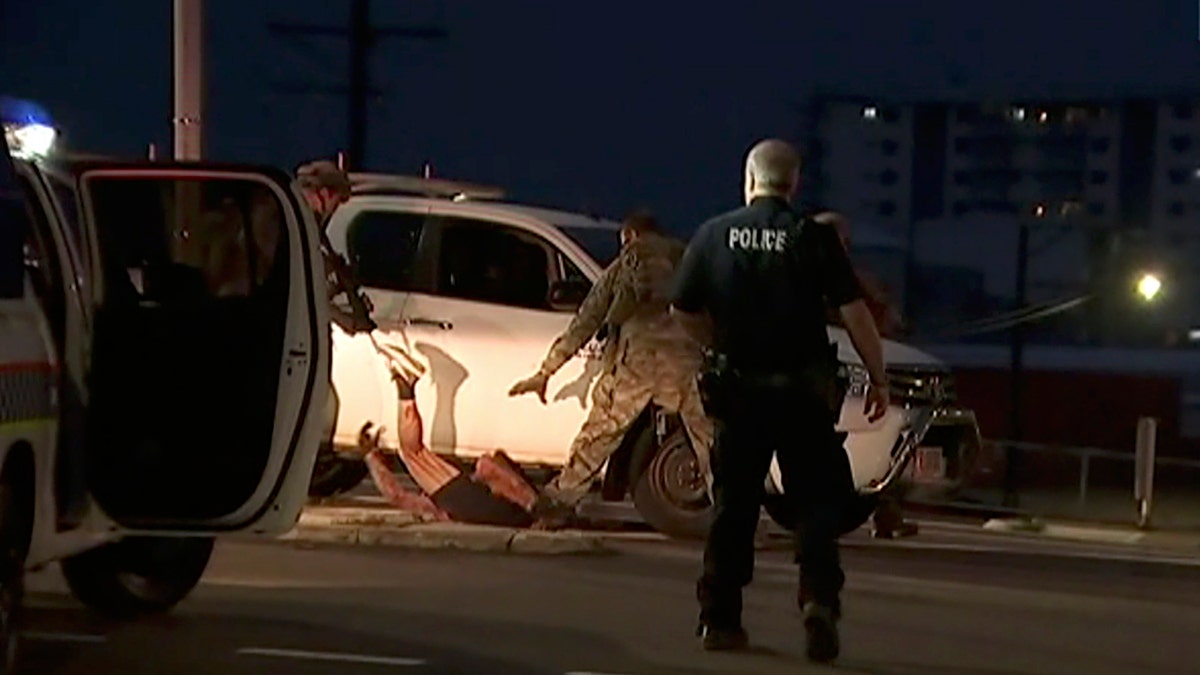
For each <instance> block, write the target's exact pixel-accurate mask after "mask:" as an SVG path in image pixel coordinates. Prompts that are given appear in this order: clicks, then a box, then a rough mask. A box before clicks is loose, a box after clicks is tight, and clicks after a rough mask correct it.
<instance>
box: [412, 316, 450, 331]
mask: <svg viewBox="0 0 1200 675" xmlns="http://www.w3.org/2000/svg"><path fill="white" fill-rule="evenodd" d="M404 324H405V325H406V326H432V327H433V328H441V329H442V330H451V329H452V328H454V324H452V323H450V322H449V321H441V320H438V319H423V318H417V319H405V320H404Z"/></svg>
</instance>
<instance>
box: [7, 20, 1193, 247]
mask: <svg viewBox="0 0 1200 675" xmlns="http://www.w3.org/2000/svg"><path fill="white" fill-rule="evenodd" d="M171 4H172V3H171V1H170V0H87V1H84V0H36V1H32V0H0V59H3V72H0V91H5V92H8V93H11V94H15V95H20V96H27V97H31V98H34V99H37V100H39V101H41V102H43V103H44V104H46V105H47V106H48V107H49V108H50V109H51V111H52V112H53V113H54V114H55V115H56V117H57V119H58V121H59V124H60V125H61V126H62V127H64V128H65V130H66V132H67V134H68V138H69V141H70V143H71V144H72V145H73V146H74V147H76V148H79V149H86V150H90V151H97V152H105V153H116V154H125V155H130V154H135V155H141V154H144V152H145V148H146V146H147V144H149V143H151V142H155V143H158V144H159V147H160V148H162V151H163V152H164V153H166V152H168V151H169V148H170V145H169V141H170V138H171V131H170V116H171V23H170V22H171V14H170V12H171ZM347 4H348V3H344V2H338V1H336V0H270V1H258V0H208V1H207V3H206V5H207V12H208V43H207V45H208V60H207V67H208V78H209V79H208V90H207V91H208V110H207V111H206V112H207V114H206V117H207V120H206V122H207V130H206V132H207V141H206V145H207V152H208V155H209V156H210V157H212V158H214V159H222V160H246V161H254V162H266V163H271V164H275V165H279V166H283V167H288V168H291V167H293V166H294V165H295V164H297V163H298V162H300V161H302V160H304V159H307V158H310V157H312V156H316V155H329V154H332V153H334V152H336V151H337V150H338V149H340V148H344V146H345V138H346V133H345V128H346V124H345V101H344V99H343V98H341V97H337V96H328V95H320V94H314V95H310V96H298V95H295V94H290V93H282V92H280V91H277V90H275V89H273V87H274V86H275V85H279V84H287V85H296V84H304V83H310V84H313V85H315V86H322V85H340V84H343V83H344V82H345V72H346V68H347V66H346V53H347V52H346V48H345V42H344V41H339V40H336V39H329V38H300V39H295V38H292V39H288V38H280V37H275V36H272V35H271V33H269V32H268V30H267V22H268V21H272V20H275V21H307V22H320V23H336V24H339V25H341V24H344V23H345V22H346V19H347ZM734 5H735V3H733V2H723V3H716V2H703V1H702V0H697V1H695V2H689V3H684V2H670V3H668V2H658V3H651V2H646V1H645V0H643V1H642V2H625V1H616V2H604V3H583V2H561V1H559V2H549V1H546V2H516V1H508V0H505V1H497V0H455V1H453V2H437V1H434V0H426V1H424V2H402V1H400V0H375V2H374V3H373V14H374V16H375V18H376V19H377V23H379V24H381V25H394V24H406V23H408V24H418V25H420V24H430V23H432V24H434V25H442V26H444V27H445V28H446V29H448V31H449V32H450V38H449V40H448V41H445V42H442V43H423V42H405V41H386V42H383V43H381V45H380V46H379V48H378V49H376V51H375V55H374V58H373V67H374V69H375V81H376V84H377V85H378V86H380V87H381V88H382V89H383V90H384V95H383V98H382V99H381V100H379V101H378V102H377V103H375V104H374V106H373V108H372V116H371V131H370V140H369V146H370V147H369V156H368V157H367V163H368V165H369V168H370V169H373V170H389V171H402V172H409V173H415V172H417V171H419V169H420V167H421V165H422V163H423V162H424V161H425V160H430V161H432V163H433V167H434V171H435V173H436V174H439V175H442V176H446V177H455V178H461V179H466V180H473V181H480V182H488V183H493V184H500V185H503V186H505V187H507V188H508V189H509V190H510V191H511V193H512V194H513V195H514V196H515V197H516V198H519V199H522V200H526V201H530V202H534V203H542V204H551V205H556V206H562V207H567V208H571V209H582V210H591V211H594V212H598V213H604V214H608V215H620V214H621V213H622V212H623V211H625V210H627V209H628V208H630V207H633V206H637V205H642V204H644V205H648V206H650V207H652V208H654V209H656V210H657V211H659V212H660V214H661V215H662V217H663V219H664V220H665V221H666V222H667V223H668V224H670V225H671V226H672V228H673V229H676V230H678V231H681V232H687V231H690V230H691V229H692V228H694V227H695V225H696V224H697V223H698V221H700V220H701V219H703V218H704V217H705V216H707V215H709V214H711V213H713V212H715V211H718V210H723V209H726V208H730V207H733V206H736V205H737V200H738V199H739V196H740V192H739V190H740V162H741V159H742V156H743V153H744V152H745V150H746V149H747V148H748V147H749V145H750V144H752V143H753V142H754V141H755V140H756V139H758V138H760V137H763V136H768V135H782V136H789V137H794V136H795V135H796V134H797V132H798V120H797V116H796V115H795V113H794V106H795V104H796V103H797V102H799V101H801V100H802V99H803V98H804V96H805V94H806V92H808V91H809V90H811V88H813V87H815V86H823V87H832V88H836V89H839V90H843V91H848V92H856V93H870V92H881V93H884V94H901V95H914V94H916V93H929V94H932V95H938V94H943V93H946V92H947V91H949V90H950V87H951V83H955V84H957V85H958V86H960V87H962V88H963V89H964V90H966V91H969V92H991V93H1007V92H1016V93H1019V94H1026V93H1031V94H1037V93H1042V92H1046V91H1053V90H1063V89H1066V90H1070V91H1080V92H1084V93H1087V92H1097V93H1113V92H1120V91H1131V92H1138V93H1145V92H1155V91H1170V92H1181V91H1185V92H1186V91H1191V92H1200V41H1198V37H1200V17H1198V16H1197V3H1196V2H1194V1H1193V0H1090V1H1087V2H1084V1H1081V0H1051V1H1049V2H1045V1H1042V2H1038V1H1034V0H1004V1H996V0H976V1H974V2H964V1H962V0H956V1H951V0H911V1H905V2H900V1H896V0H857V1H856V0H839V1H837V2H802V1H799V0H796V1H793V2H778V1H777V2H766V1H757V2H756V1H753V0H742V1H741V2H738V3H736V5H737V8H736V9H734ZM684 7H686V8H687V10H688V11H686V12H681V11H679V8H684ZM84 10H86V11H84ZM835 206H836V205H835Z"/></svg>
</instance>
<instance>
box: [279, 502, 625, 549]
mask: <svg viewBox="0 0 1200 675" xmlns="http://www.w3.org/2000/svg"><path fill="white" fill-rule="evenodd" d="M280 539H281V540H282V541H292V542H306V543H319V544H343V545H347V544H348V545H354V546H387V547H395V548H410V549H422V550H457V551H474V552H479V553H509V554H516V555H597V554H602V553H603V554H606V553H611V552H613V551H612V549H611V548H609V547H608V546H606V545H605V542H604V538H603V537H602V536H600V535H597V534H592V533H589V532H579V531H575V530H565V531H557V532H541V531H536V530H525V529H519V528H507V527H492V526H489V525H470V524H467V523H448V522H428V521H426V520H424V519H423V518H422V517H420V516H418V515H417V514H413V513H407V512H404V511H395V510H392V509H377V508H362V509H359V508H347V507H340V508H329V507H313V508H309V509H306V510H305V512H304V513H303V514H301V517H300V522H299V523H298V524H297V526H296V527H295V528H294V529H293V530H292V531H290V532H288V533H287V534H284V535H283V536H281V537H280Z"/></svg>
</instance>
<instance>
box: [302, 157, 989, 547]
mask: <svg viewBox="0 0 1200 675" xmlns="http://www.w3.org/2000/svg"><path fill="white" fill-rule="evenodd" d="M351 178H352V182H353V183H354V196H352V197H351V199H350V200H349V202H348V203H346V204H344V205H343V206H341V207H340V208H339V209H338V210H337V211H336V212H335V214H334V216H333V218H332V220H331V222H330V224H329V230H328V232H329V239H330V242H331V244H332V245H333V247H334V248H335V249H337V250H338V251H339V252H341V253H343V254H345V255H346V256H347V259H348V260H350V261H351V263H352V264H353V265H354V266H355V269H356V271H357V273H358V277H359V281H360V282H361V283H362V285H363V287H364V290H365V292H366V294H367V295H368V296H369V298H370V300H371V302H372V304H373V306H374V319H375V320H376V322H377V323H378V324H379V331H380V332H381V333H382V334H383V336H384V339H386V340H388V341H391V342H395V343H397V344H403V345H406V346H407V347H408V348H409V349H410V350H411V351H412V353H413V355H414V356H416V357H417V358H419V359H421V360H422V361H423V362H425V363H426V365H427V366H428V367H429V370H428V372H427V374H426V375H425V376H424V377H423V378H422V379H421V380H420V381H419V382H418V385H417V388H416V397H417V402H418V405H419V407H420V410H421V411H422V415H423V417H424V421H425V425H424V433H425V442H426V444H427V445H428V447H429V448H431V449H432V450H433V451H434V452H437V453H439V454H442V455H444V456H447V457H455V458H460V459H462V460H470V459H471V458H474V457H478V456H479V455H481V454H483V453H486V452H489V451H493V450H496V449H503V450H504V451H505V452H507V453H508V454H509V455H510V456H511V457H512V458H513V459H514V460H516V461H517V462H519V463H521V464H522V465H525V466H527V467H530V468H538V467H543V468H548V469H557V468H560V467H562V466H563V465H564V464H565V463H566V461H567V458H568V451H569V448H570V446H571V441H572V440H573V438H574V437H575V435H576V433H577V432H578V431H579V428H580V426H581V425H582V423H583V421H584V418H585V417H586V415H587V413H588V408H589V406H590V405H591V399H590V397H589V393H590V387H591V385H592V383H593V382H594V380H595V378H596V377H597V376H598V374H599V370H600V367H601V366H600V360H599V358H600V351H601V350H600V345H599V344H597V343H595V342H593V343H592V344H591V345H589V346H588V347H585V352H586V355H587V358H577V359H573V360H572V361H571V362H570V363H568V364H567V365H566V366H565V367H564V368H563V369H562V370H560V371H559V372H558V373H557V374H556V375H555V377H554V378H553V379H552V380H551V383H550V388H549V391H548V395H547V401H548V402H547V404H546V405H542V404H541V403H540V402H539V401H538V400H537V398H536V397H529V396H524V397H509V396H507V395H506V392H507V391H508V389H509V387H510V386H512V384H513V383H514V382H516V381H518V380H520V379H522V378H524V377H526V376H527V375H528V374H529V373H530V372H533V371H535V370H536V369H537V368H538V366H539V365H540V363H541V361H542V359H543V358H544V356H545V354H546V351H547V349H548V348H549V347H550V345H551V344H552V343H553V341H554V339H555V338H557V337H558V336H559V335H560V334H561V333H562V332H563V331H564V330H565V329H566V328H567V326H568V324H569V323H570V321H571V318H572V316H573V314H574V312H575V310H576V309H577V307H578V305H579V303H580V302H581V301H582V299H583V297H584V295H586V293H587V290H588V289H589V288H590V286H591V284H592V283H593V282H594V281H595V280H596V279H597V278H599V276H600V275H601V273H602V272H603V269H604V266H605V265H606V264H607V263H608V262H610V261H611V260H612V259H613V258H614V257H615V256H616V254H617V252H618V248H619V240H618V231H619V228H620V225H619V224H618V223H616V222H613V221H610V220H605V219H602V218H596V217H592V216H587V215H582V214H577V213H567V212H562V211H555V210H550V209H543V208H536V207H532V206H526V205H521V204H514V203H508V202H503V201H499V200H500V199H502V197H503V191H502V190H500V189H496V188H489V187H483V186H475V185H467V184H460V183H455V182H452V181H439V180H423V179H419V178H410V177H396V176H382V175H370V174H364V175H352V176H351ZM752 237H753V235H750V234H749V233H748V234H747V241H746V242H745V243H746V244H747V245H756V246H772V247H774V246H781V245H782V244H783V242H782V240H777V239H771V240H769V241H768V240H751V239H752ZM829 334H830V338H831V340H832V341H835V342H836V343H837V345H838V351H839V356H840V358H841V361H842V363H843V364H845V367H846V376H847V377H848V378H849V379H850V380H851V391H850V395H849V396H848V397H847V400H846V402H845V407H844V410H843V412H842V417H841V422H840V427H841V429H842V430H843V431H846V432H848V434H849V439H848V443H847V448H848V450H849V453H850V457H851V461H852V466H853V468H854V473H855V479H856V482H857V483H858V485H859V486H860V487H862V488H863V489H868V490H869V489H872V488H873V486H878V485H879V484H881V483H885V482H887V483H890V482H891V481H894V480H896V479H898V478H899V477H900V474H901V473H905V475H910V476H911V475H913V472H912V468H913V467H917V468H921V469H924V470H925V474H924V475H923V476H921V477H922V478H923V480H924V484H925V485H927V486H931V487H933V488H948V487H953V486H954V485H955V484H956V483H957V482H958V481H959V479H960V478H961V475H962V474H963V472H964V471H965V465H966V463H967V462H969V460H970V459H971V458H972V457H973V456H974V454H975V451H976V450H975V449H976V447H977V446H978V429H977V427H976V425H975V420H974V416H973V415H972V414H971V413H970V411H966V410H960V409H958V408H956V407H955V406H954V403H953V386H952V378H951V374H950V373H949V371H948V370H947V368H946V366H945V365H944V364H943V363H942V362H940V361H938V360H937V359H936V358H934V357H932V356H930V355H928V354H925V353H924V352H921V351H919V350H916V349H914V348H912V347H909V346H906V345H903V344H899V343H896V342H891V341H887V342H885V344H884V348H885V359H886V362H887V363H888V364H889V366H890V368H891V370H890V373H891V377H892V380H893V386H894V388H895V390H894V391H893V395H894V408H893V410H892V411H891V413H890V414H888V415H887V416H886V417H885V418H884V419H883V420H881V421H879V422H876V423H874V424H872V423H869V422H867V421H866V419H865V418H864V417H863V415H862V412H861V409H862V398H861V395H862V390H861V386H862V383H863V382H865V380H866V375H865V371H864V370H863V368H862V366H861V362H860V361H859V359H858V356H857V354H856V353H855V351H854V349H853V347H852V345H851V343H850V340H849V338H848V336H847V335H846V333H845V331H844V330H842V329H840V328H837V327H832V326H831V327H830V329H829ZM333 350H334V359H333V372H334V376H333V380H334V386H335V388H336V389H337V391H338V395H339V397H340V399H341V408H340V411H339V413H338V417H337V420H336V428H335V432H334V434H333V444H334V446H335V448H342V449H348V448H349V447H350V446H353V445H354V444H355V443H356V442H357V439H358V435H359V432H360V430H361V428H362V426H363V425H364V424H365V423H366V422H373V423H374V424H376V425H380V424H382V425H383V426H384V427H385V432H384V435H383V437H382V439H381V440H382V443H383V444H384V445H386V446H388V447H396V445H397V443H398V439H397V436H396V429H395V424H394V420H396V412H397V401H396V396H395V391H394V387H393V386H392V385H391V383H390V381H389V376H388V371H387V368H386V365H385V364H384V363H383V361H382V360H381V359H379V358H378V356H377V355H376V353H375V349H374V346H373V344H372V343H371V338H369V337H366V336H361V335H360V336H349V335H347V334H345V333H343V332H341V331H340V330H337V329H336V328H335V330H334V339H333ZM656 412H657V411H653V410H650V411H647V413H646V414H645V415H643V417H642V419H640V420H639V423H638V424H635V426H634V429H633V430H631V432H630V434H629V435H628V437H627V439H626V443H625V444H624V445H623V446H622V448H621V449H620V450H618V452H617V453H616V454H615V455H614V457H613V459H612V460H610V462H609V463H608V465H607V466H606V469H605V477H604V481H603V484H602V494H603V497H604V498H605V499H608V500H621V499H624V498H625V496H626V494H627V493H632V496H633V498H634V502H635V505H636V506H637V508H638V511H639V512H640V513H641V515H642V516H643V518H645V520H646V521H647V522H649V523H650V524H651V525H652V526H654V527H656V528H657V529H659V530H662V531H664V532H668V533H671V534H676V535H681V536H694V535H697V534H700V533H702V532H703V531H704V528H705V523H706V522H707V519H708V516H709V511H710V506H709V503H708V498H707V493H706V490H705V483H704V481H703V480H702V479H701V477H700V476H699V475H698V473H697V471H696V467H695V463H694V460H693V458H692V453H691V449H690V447H689V445H688V442H687V439H686V434H684V433H683V432H682V429H680V428H679V425H678V423H677V420H673V419H670V418H667V417H665V416H662V415H657V414H656ZM922 414H924V416H923V417H921V416H920V415H922ZM926 418H928V419H927V420H926ZM927 422H928V423H927ZM914 423H915V424H916V426H914ZM914 429H916V430H917V431H918V432H919V433H918V434H914V433H912V432H913V430H914ZM905 442H907V446H906V445H905ZM902 455H903V456H904V457H905V458H907V457H913V458H915V459H916V460H917V461H915V462H907V461H896V460H897V458H900V457H901V456H902ZM357 464H361V463H357ZM326 466H327V467H336V469H334V468H331V470H330V472H329V473H327V474H325V475H324V476H318V477H317V478H316V479H315V480H314V489H316V490H318V491H320V492H321V493H322V494H328V493H330V492H333V491H336V490H337V489H340V488H345V487H347V486H349V485H353V484H354V483H356V482H357V481H358V480H360V479H361V477H362V475H363V472H364V471H365V470H364V469H362V468H361V466H357V467H356V462H355V460H354V459H353V455H352V454H351V453H345V454H344V455H343V458H342V459H336V455H335V454H334V453H330V454H328V455H326ZM337 469H340V470H341V471H342V474H341V476H342V477H339V476H338V474H337ZM778 478H779V474H778V468H777V467H775V468H774V469H773V471H772V473H771V478H770V480H769V482H768V486H767V489H768V492H770V493H772V494H779V493H781V492H782V488H781V487H780V485H779V480H778ZM339 482H340V483H341V484H340V485H338V483H339ZM769 508H770V510H772V511H774V510H775V509H774V508H773V504H769Z"/></svg>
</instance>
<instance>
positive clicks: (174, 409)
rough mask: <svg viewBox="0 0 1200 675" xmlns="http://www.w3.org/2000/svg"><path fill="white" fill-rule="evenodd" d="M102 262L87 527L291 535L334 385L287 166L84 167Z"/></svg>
mask: <svg viewBox="0 0 1200 675" xmlns="http://www.w3.org/2000/svg"><path fill="white" fill-rule="evenodd" d="M71 173H73V174H74V176H75V177H76V183H77V188H78V195H79V204H80V206H81V209H82V211H83V214H82V217H81V220H82V221H83V222H84V223H85V224H86V229H87V238H88V244H89V245H88V248H89V249H90V263H91V267H92V269H93V270H95V273H94V279H93V290H92V293H91V296H92V297H91V302H92V304H93V312H92V316H93V325H92V327H91V331H90V333H91V338H92V339H91V341H90V358H89V366H88V373H87V390H88V399H89V401H88V406H87V420H86V424H85V428H86V430H87V431H86V434H87V443H86V445H87V457H86V474H87V486H88V491H89V493H90V495H91V498H92V499H93V500H94V503H95V505H96V506H98V507H99V508H98V512H99V515H97V513H96V511H97V510H95V509H93V516H92V517H90V518H89V519H88V523H87V524H88V525H89V526H92V527H96V526H101V527H105V529H110V530H116V531H120V532H126V533H140V534H143V535H147V534H150V535H152V534H159V533H163V534H166V533H176V534H184V533H190V534H205V533H207V534H219V533H226V532H228V533H233V532H253V533H259V534H272V533H281V532H284V531H286V530H288V529H290V528H291V527H292V526H293V525H294V523H295V522H296V519H297V517H298V515H299V512H300V509H301V508H302V507H303V505H304V501H305V499H306V496H307V487H308V482H309V479H310V476H311V473H312V467H313V461H314V458H315V455H316V452H317V446H318V444H319V441H320V435H321V432H322V425H323V418H322V416H321V414H320V412H321V410H322V409H323V407H324V403H325V398H326V397H327V396H328V381H329V380H328V378H329V374H328V373H329V320H328V308H327V306H326V303H325V302H324V299H325V280H324V276H323V273H322V270H321V267H320V260H321V258H320V253H319V248H318V242H317V238H316V236H315V233H316V230H315V225H314V223H313V219H312V215H311V214H310V212H309V211H308V209H307V208H305V207H302V205H301V201H300V199H299V197H298V196H297V194H296V193H295V192H294V191H293V189H292V188H291V179H290V178H289V177H288V176H287V175H285V174H284V173H282V172H280V171H278V170H275V169H271V168H262V167H248V166H227V165H214V164H186V163H181V164H167V163H161V164H127V165H114V164H112V163H104V162H90V163H89V162H78V163H75V164H74V165H73V166H72V168H71Z"/></svg>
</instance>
